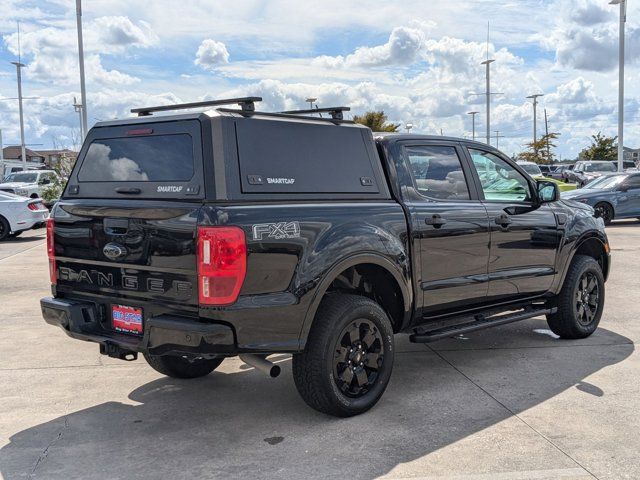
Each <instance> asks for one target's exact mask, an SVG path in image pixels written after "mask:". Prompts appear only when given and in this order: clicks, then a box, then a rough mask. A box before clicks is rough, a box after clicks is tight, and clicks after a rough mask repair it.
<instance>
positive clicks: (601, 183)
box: [584, 175, 627, 190]
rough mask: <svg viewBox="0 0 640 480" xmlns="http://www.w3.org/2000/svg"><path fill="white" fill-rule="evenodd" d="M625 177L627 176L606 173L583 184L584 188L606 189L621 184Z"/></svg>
mask: <svg viewBox="0 0 640 480" xmlns="http://www.w3.org/2000/svg"><path fill="white" fill-rule="evenodd" d="M625 178H627V176H626V175H607V176H606V177H599V178H596V179H595V180H592V181H590V182H589V183H587V184H586V185H585V186H584V188H595V189H598V190H606V189H609V188H613V187H615V186H617V185H619V184H621V183H622V182H623V181H624V179H625Z"/></svg>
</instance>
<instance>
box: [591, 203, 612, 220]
mask: <svg viewBox="0 0 640 480" xmlns="http://www.w3.org/2000/svg"><path fill="white" fill-rule="evenodd" d="M593 209H594V210H595V215H596V217H598V218H601V219H602V220H603V221H604V224H605V225H609V224H610V223H611V220H613V209H612V208H611V206H609V205H608V204H607V203H598V204H597V205H596V206H595V207H593Z"/></svg>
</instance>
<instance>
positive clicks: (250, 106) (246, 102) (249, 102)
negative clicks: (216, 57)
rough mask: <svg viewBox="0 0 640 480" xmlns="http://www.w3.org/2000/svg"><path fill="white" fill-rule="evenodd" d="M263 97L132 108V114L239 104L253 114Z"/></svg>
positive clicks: (245, 110)
mask: <svg viewBox="0 0 640 480" xmlns="http://www.w3.org/2000/svg"><path fill="white" fill-rule="evenodd" d="M261 101H262V97H240V98H227V99H222V100H207V101H204V102H192V103H176V104H174V105H159V106H157V107H142V108H132V109H131V113H137V114H138V116H139V117H146V116H149V115H151V114H152V112H164V111H168V110H185V109H187V108H199V107H215V106H217V105H233V104H238V105H239V106H240V108H242V111H244V112H253V111H255V109H256V107H255V104H254V103H255V102H261Z"/></svg>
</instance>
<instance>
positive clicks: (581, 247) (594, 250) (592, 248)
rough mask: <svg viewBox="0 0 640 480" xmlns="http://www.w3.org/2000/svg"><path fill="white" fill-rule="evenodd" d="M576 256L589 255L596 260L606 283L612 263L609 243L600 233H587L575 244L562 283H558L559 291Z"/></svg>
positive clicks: (564, 269)
mask: <svg viewBox="0 0 640 480" xmlns="http://www.w3.org/2000/svg"><path fill="white" fill-rule="evenodd" d="M576 255H587V256H589V257H592V258H594V259H595V260H596V261H597V262H598V263H599V264H600V268H602V275H603V276H604V279H605V281H606V280H607V277H608V276H609V268H610V263H611V260H610V257H609V242H608V241H607V238H606V237H605V236H604V235H603V234H601V233H600V232H596V231H592V232H586V233H585V234H583V235H582V236H581V237H580V238H579V239H578V240H577V241H576V242H575V247H574V248H572V249H571V251H570V254H569V256H568V258H567V260H566V262H565V265H564V268H563V270H562V281H561V282H558V290H559V289H560V288H562V285H564V281H565V278H566V276H567V270H568V269H569V265H571V262H572V261H573V258H574V257H575V256H576Z"/></svg>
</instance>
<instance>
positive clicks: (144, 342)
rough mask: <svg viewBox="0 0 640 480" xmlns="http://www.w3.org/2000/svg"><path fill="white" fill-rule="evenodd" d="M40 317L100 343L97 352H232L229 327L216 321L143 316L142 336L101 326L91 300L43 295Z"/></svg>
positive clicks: (66, 330) (233, 350) (201, 354)
mask: <svg viewBox="0 0 640 480" xmlns="http://www.w3.org/2000/svg"><path fill="white" fill-rule="evenodd" d="M40 307H41V310H42V316H43V317H44V320H45V321H46V322H47V323H48V324H50V325H56V326H58V327H60V328H62V329H63V330H64V331H65V333H66V334H67V335H69V336H70V337H72V338H76V339H78V340H85V341H89V342H96V343H99V344H100V351H101V353H105V354H108V355H110V356H115V357H118V358H123V359H124V358H125V357H124V355H125V354H126V352H141V353H150V354H152V355H166V354H169V355H198V356H206V355H224V354H233V353H236V351H237V347H236V342H235V336H234V332H233V329H232V328H231V327H230V326H228V325H224V324H220V323H200V322H197V321H194V320H190V319H185V318H180V317H177V316H171V315H159V316H156V317H151V318H148V319H145V322H144V333H143V335H142V336H137V335H126V334H120V333H117V332H115V331H112V330H108V329H107V328H105V325H104V319H102V320H101V319H100V318H99V315H98V310H97V308H96V306H95V304H93V303H90V302H79V301H75V300H62V299H57V298H51V297H47V298H43V299H41V300H40Z"/></svg>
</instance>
